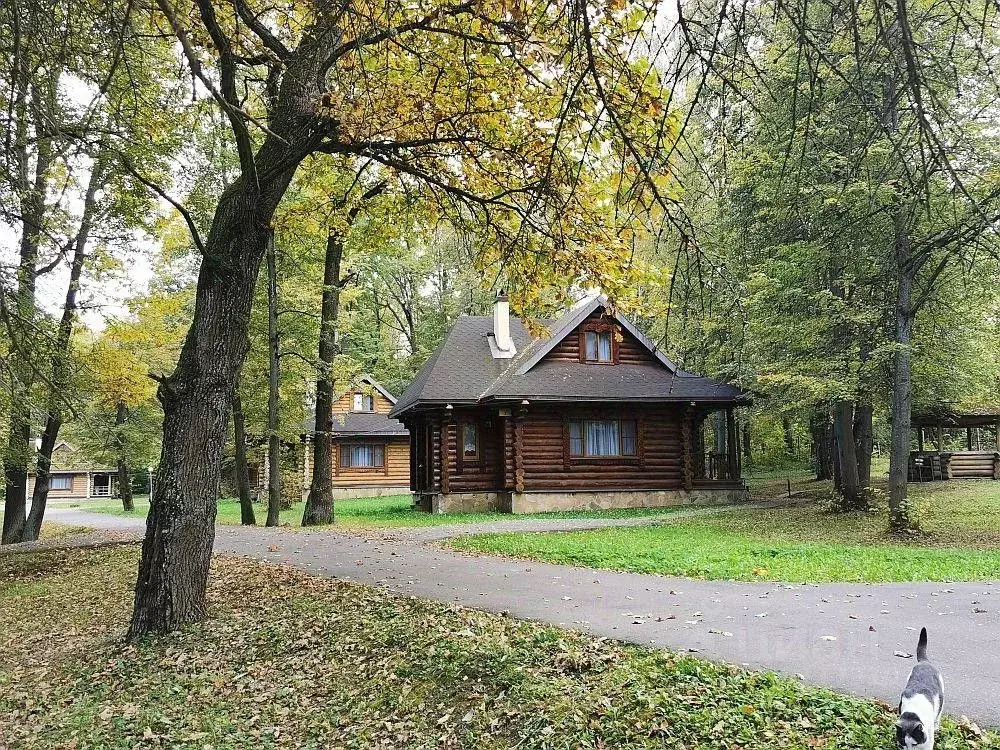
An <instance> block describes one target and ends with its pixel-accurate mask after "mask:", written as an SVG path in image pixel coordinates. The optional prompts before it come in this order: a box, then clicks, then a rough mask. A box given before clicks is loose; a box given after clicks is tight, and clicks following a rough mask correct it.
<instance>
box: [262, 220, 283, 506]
mask: <svg viewBox="0 0 1000 750" xmlns="http://www.w3.org/2000/svg"><path fill="white" fill-rule="evenodd" d="M266 255H267V364H268V367H267V521H266V522H265V524H264V525H265V526H277V525H278V524H279V522H280V517H279V513H280V511H281V505H282V498H281V438H280V435H279V427H280V425H279V423H278V381H279V378H280V372H279V371H278V367H279V365H280V362H279V359H278V346H279V341H280V337H279V335H278V267H277V263H276V259H275V257H274V235H273V234H272V235H271V236H270V238H269V239H268V243H267V253H266Z"/></svg>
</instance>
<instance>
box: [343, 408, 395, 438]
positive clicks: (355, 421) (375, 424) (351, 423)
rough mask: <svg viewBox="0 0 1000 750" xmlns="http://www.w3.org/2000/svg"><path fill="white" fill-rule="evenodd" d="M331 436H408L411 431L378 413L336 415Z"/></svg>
mask: <svg viewBox="0 0 1000 750" xmlns="http://www.w3.org/2000/svg"><path fill="white" fill-rule="evenodd" d="M330 434H331V435H332V436H333V437H335V438H346V437H369V436H370V437H392V436H406V435H409V434H410V433H409V431H408V430H407V429H406V428H405V427H404V426H403V423H402V422H400V421H399V420H396V419H392V418H391V417H389V416H387V415H385V414H379V413H377V412H348V413H347V414H334V415H333V423H332V424H331V425H330Z"/></svg>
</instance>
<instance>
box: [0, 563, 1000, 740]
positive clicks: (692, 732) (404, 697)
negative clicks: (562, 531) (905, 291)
mask: <svg viewBox="0 0 1000 750" xmlns="http://www.w3.org/2000/svg"><path fill="white" fill-rule="evenodd" d="M137 554H138V551H137V550H135V549H122V548H116V549H104V550H86V551H81V550H74V551H66V550H63V551H53V552H46V553H34V554H30V555H28V554H22V555H11V556H6V557H0V645H2V646H3V649H4V651H3V653H4V658H3V660H2V661H0V715H2V716H3V717H4V721H2V722H0V747H17V748H24V750H35V749H40V748H102V749H107V750H117V749H118V748H121V749H124V748H154V747H164V748H166V747H170V748H209V747H210V748H214V750H224V749H228V748H249V747H252V748H275V747H307V748H317V747H344V748H370V747H379V748H390V747H395V748H416V749H420V748H432V747H433V748H477V750H478V749H482V750H500V749H501V748H513V747H518V748H522V749H523V750H529V749H534V748H552V749H555V748H558V749H560V750H561V749H563V748H566V749H567V750H568V749H569V748H626V747H628V748H665V747H666V748H675V749H679V748H688V749H689V750H694V749H695V748H698V749H704V750H707V749H709V748H711V749H712V750H724V749H725V750H731V749H732V748H742V749H743V750H770V749H772V748H794V749H796V750H797V749H800V748H801V749H802V750H805V749H806V748H815V747H824V748H830V749H833V748H838V749H843V750H847V749H848V748H850V749H852V750H884V749H885V748H888V747H890V746H891V739H892V723H893V720H894V715H893V712H892V709H891V708H890V707H889V706H886V705H885V704H881V703H878V702H875V701H870V700H864V699H860V698H854V697H848V696H843V695H839V694H836V693H833V692H831V691H829V690H825V689H819V688H814V687H808V686H805V685H803V684H802V683H800V682H798V681H795V680H793V679H790V678H785V677H780V676H776V675H774V674H772V673H767V672H750V671H745V670H742V669H739V668H736V667H729V666H724V665H718V664H712V663H708V662H705V661H702V660H699V659H696V658H693V657H692V656H691V655H689V654H683V655H681V654H673V653H669V652H666V651H660V650H653V649H646V648H642V647H637V646H628V645H623V644H621V643H618V642H615V641H609V640H607V639H599V638H593V637H590V636H586V635H582V634H579V633H573V632H569V631H565V630H559V629H556V628H551V627H546V626H542V625H539V624H536V623H528V622H519V621H516V620H513V619H511V618H509V617H504V616H502V615H495V614H490V613H485V612H479V611H473V610H469V609H463V608H459V607H455V606H449V605H446V604H440V603H436V602H431V601H427V600H424V599H419V598H416V597H403V596H397V595H393V594H391V593H388V592H386V591H385V590H381V589H375V588H369V587H365V586H360V585H357V584H349V583H345V582H338V581H332V580H322V579H317V578H312V577H310V576H307V575H305V574H304V573H300V572H296V571H293V570H290V569H287V568H282V567H278V566H272V565H267V564H264V563H259V562H255V561H250V560H246V559H237V558H225V557H217V558H215V559H214V560H213V565H212V574H211V577H210V580H209V589H208V600H209V614H210V619H208V620H207V621H205V622H202V623H199V624H196V625H192V626H189V627H186V628H184V629H183V630H181V631H180V632H177V633H172V634H170V635H169V636H163V637H159V638H151V639H148V640H145V641H144V642H141V643H139V644H137V645H125V646H123V645H122V642H121V636H122V633H123V632H124V629H125V626H126V623H127V620H128V615H129V612H130V606H131V588H132V586H133V585H134V581H135V566H136V560H137ZM937 747H938V748H940V749H941V750H967V749H968V750H971V748H976V747H978V748H992V747H1000V741H998V737H997V736H996V735H995V734H993V733H989V732H987V733H985V734H984V733H981V732H979V731H978V730H976V729H975V728H974V727H972V726H970V725H968V724H963V725H957V724H956V723H955V722H953V721H951V720H950V719H946V720H945V721H944V725H943V729H942V732H941V734H940V736H939V738H938V745H937Z"/></svg>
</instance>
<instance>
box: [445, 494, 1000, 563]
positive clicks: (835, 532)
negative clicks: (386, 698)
mask: <svg viewBox="0 0 1000 750" xmlns="http://www.w3.org/2000/svg"><path fill="white" fill-rule="evenodd" d="M911 496H912V497H913V504H914V508H915V510H916V515H917V517H918V518H919V520H920V523H921V526H922V529H923V533H922V534H920V535H918V536H915V537H913V538H912V539H909V540H904V541H901V540H899V539H897V538H895V537H891V536H889V535H888V534H887V533H886V531H885V530H886V527H887V521H886V517H885V515H884V513H877V512H876V513H849V514H837V513H830V512H827V511H825V510H824V509H823V508H821V507H820V506H819V505H809V506H806V507H795V508H780V509H770V510H751V509H744V510H738V511H734V512H727V513H720V514H718V515H713V516H709V517H700V518H698V519H690V520H684V519H678V520H677V521H676V522H670V520H669V519H665V523H664V524H663V525H658V526H654V527H643V528H619V529H601V530H599V531H580V532H555V533H547V534H489V535H479V536H472V537H462V538H458V539H455V540H452V541H451V542H450V544H451V546H453V547H455V548H457V549H461V550H465V551H473V552H482V553H487V554H500V555H512V556H517V557H524V558H529V559H537V560H545V561H548V562H555V563H565V564H571V565H582V566H587V567H595V568H611V569H616V570H630V571H637V572H641V573H662V574H667V575H679V576H691V577H697V578H709V579H737V580H780V581H789V582H811V581H873V582H877V581H923V580H932V581H951V580H990V579H1000V483H997V482H991V481H989V480H981V481H977V480H966V481H951V482H939V483H935V484H924V485H914V486H912V487H911Z"/></svg>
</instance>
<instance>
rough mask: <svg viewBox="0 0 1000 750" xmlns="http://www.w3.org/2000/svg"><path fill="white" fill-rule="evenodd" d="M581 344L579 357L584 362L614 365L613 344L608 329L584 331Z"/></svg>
mask: <svg viewBox="0 0 1000 750" xmlns="http://www.w3.org/2000/svg"><path fill="white" fill-rule="evenodd" d="M581 344H582V346H581V355H582V359H583V361H584V362H590V363H596V364H613V363H614V361H615V357H614V355H615V343H614V336H613V334H612V333H611V329H610V328H602V329H587V330H584V331H583V341H582V342H581Z"/></svg>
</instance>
